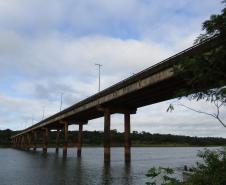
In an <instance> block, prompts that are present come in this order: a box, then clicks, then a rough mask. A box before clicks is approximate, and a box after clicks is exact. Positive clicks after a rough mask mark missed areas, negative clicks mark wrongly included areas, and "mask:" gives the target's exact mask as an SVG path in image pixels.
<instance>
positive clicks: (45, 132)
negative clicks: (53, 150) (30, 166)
mask: <svg viewBox="0 0 226 185" xmlns="http://www.w3.org/2000/svg"><path fill="white" fill-rule="evenodd" d="M48 135H49V130H48V128H43V153H47V148H48Z"/></svg>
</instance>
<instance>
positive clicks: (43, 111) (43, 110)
mask: <svg viewBox="0 0 226 185" xmlns="http://www.w3.org/2000/svg"><path fill="white" fill-rule="evenodd" d="M44 117H45V105H43V107H42V120H43V119H44Z"/></svg>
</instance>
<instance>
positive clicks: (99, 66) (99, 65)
mask: <svg viewBox="0 0 226 185" xmlns="http://www.w3.org/2000/svg"><path fill="white" fill-rule="evenodd" d="M95 65H96V66H98V70H99V88H98V90H99V92H100V68H101V67H102V66H103V65H101V64H95Z"/></svg>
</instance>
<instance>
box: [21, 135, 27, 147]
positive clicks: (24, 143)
mask: <svg viewBox="0 0 226 185" xmlns="http://www.w3.org/2000/svg"><path fill="white" fill-rule="evenodd" d="M25 148H26V142H25V136H24V135H23V136H22V149H23V150H25Z"/></svg>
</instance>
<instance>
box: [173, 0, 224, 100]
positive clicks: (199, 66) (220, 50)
mask: <svg viewBox="0 0 226 185" xmlns="http://www.w3.org/2000/svg"><path fill="white" fill-rule="evenodd" d="M223 3H224V4H225V5H226V1H224V2H223ZM203 30H205V33H204V34H201V35H200V36H199V37H198V38H197V39H196V41H195V43H203V42H205V41H206V40H208V39H210V38H212V37H217V40H218V42H219V43H220V46H219V47H217V48H214V49H211V50H209V51H208V52H206V53H198V54H197V55H194V56H192V57H187V58H183V60H181V61H180V64H179V65H177V66H175V68H174V72H175V74H176V75H178V76H179V77H180V78H183V79H184V81H185V82H186V86H187V87H188V88H186V89H182V90H181V91H180V92H178V95H179V96H187V97H188V98H189V99H195V100H200V99H205V100H206V101H215V100H216V99H217V100H218V101H220V102H223V103H226V90H225V89H226V88H224V89H223V90H221V91H220V92H219V89H218V88H222V87H224V86H225V85H226V8H224V9H223V10H222V13H221V14H219V15H212V16H211V17H210V19H209V20H207V21H205V22H204V23H203Z"/></svg>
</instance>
